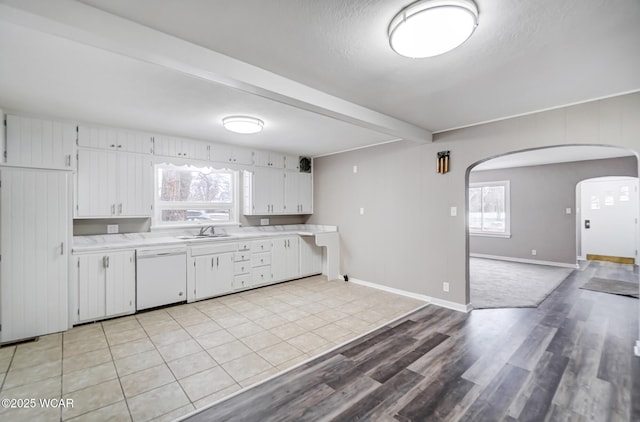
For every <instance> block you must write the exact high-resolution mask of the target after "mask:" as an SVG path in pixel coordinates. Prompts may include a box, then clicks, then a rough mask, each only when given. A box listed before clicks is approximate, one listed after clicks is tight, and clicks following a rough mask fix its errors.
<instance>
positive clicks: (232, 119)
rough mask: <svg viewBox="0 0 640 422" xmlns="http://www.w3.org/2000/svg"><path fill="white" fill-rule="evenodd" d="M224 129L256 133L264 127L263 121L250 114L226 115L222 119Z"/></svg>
mask: <svg viewBox="0 0 640 422" xmlns="http://www.w3.org/2000/svg"><path fill="white" fill-rule="evenodd" d="M222 125H223V126H224V128H225V129H227V130H230V131H231V132H235V133H242V134H250V133H258V132H260V131H261V130H262V128H263V127H264V122H263V121H262V120H260V119H256V118H255V117H250V116H228V117H225V118H224V119H222Z"/></svg>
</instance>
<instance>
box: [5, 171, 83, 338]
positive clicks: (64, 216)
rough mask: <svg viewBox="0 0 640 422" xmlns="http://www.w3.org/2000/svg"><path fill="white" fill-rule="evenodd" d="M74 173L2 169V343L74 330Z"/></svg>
mask: <svg viewBox="0 0 640 422" xmlns="http://www.w3.org/2000/svg"><path fill="white" fill-rule="evenodd" d="M68 177H69V175H68V172H63V171H50V170H34V169H20V168H12V169H11V168H3V169H0V180H1V181H2V185H1V187H0V219H1V220H0V253H2V263H1V265H0V318H1V319H0V321H1V322H2V331H1V332H0V341H1V342H6V341H12V340H18V339H23V338H29V337H35V336H39V335H43V334H49V333H55V332H58V331H63V330H66V329H67V328H68V316H69V313H68V283H69V255H68V251H69V250H70V245H69V240H70V238H71V233H70V227H69V224H70V221H71V217H70V215H69V198H70V193H69V190H70V185H69V182H68Z"/></svg>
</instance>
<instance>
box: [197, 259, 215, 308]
mask: <svg viewBox="0 0 640 422" xmlns="http://www.w3.org/2000/svg"><path fill="white" fill-rule="evenodd" d="M215 259H216V257H215V255H204V256H198V257H196V258H195V289H196V294H195V296H196V299H204V298H207V297H211V296H213V295H214V291H215V289H214V286H213V274H214V268H215V265H216V261H215Z"/></svg>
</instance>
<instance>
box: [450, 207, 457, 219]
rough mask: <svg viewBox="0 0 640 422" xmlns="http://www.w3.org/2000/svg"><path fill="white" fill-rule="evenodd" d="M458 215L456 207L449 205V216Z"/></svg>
mask: <svg viewBox="0 0 640 422" xmlns="http://www.w3.org/2000/svg"><path fill="white" fill-rule="evenodd" d="M457 215H458V207H451V217H455V216H457Z"/></svg>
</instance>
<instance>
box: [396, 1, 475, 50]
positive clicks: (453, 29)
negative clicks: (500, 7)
mask: <svg viewBox="0 0 640 422" xmlns="http://www.w3.org/2000/svg"><path fill="white" fill-rule="evenodd" d="M477 25H478V7H477V6H476V4H475V3H474V2H473V1H471V0H420V1H417V2H415V3H412V4H410V5H409V6H407V7H405V8H404V9H402V10H401V11H400V13H398V14H397V15H396V16H395V17H394V18H393V20H392V21H391V24H390V25H389V44H391V48H392V49H393V51H395V52H396V53H398V54H400V55H401V56H405V57H412V58H424V57H433V56H437V55H439V54H442V53H446V52H447V51H450V50H453V49H454V48H456V47H458V46H459V45H460V44H462V43H463V42H465V41H466V40H467V39H468V38H469V37H470V36H471V34H472V33H473V31H474V30H475V28H476V26H477Z"/></svg>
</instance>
